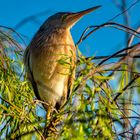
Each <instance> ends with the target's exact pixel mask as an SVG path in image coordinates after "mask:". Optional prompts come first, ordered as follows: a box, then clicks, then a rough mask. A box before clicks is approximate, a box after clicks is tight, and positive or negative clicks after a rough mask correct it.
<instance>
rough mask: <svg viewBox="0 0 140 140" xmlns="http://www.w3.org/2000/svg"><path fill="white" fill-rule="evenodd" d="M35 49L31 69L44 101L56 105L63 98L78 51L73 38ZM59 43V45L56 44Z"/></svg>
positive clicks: (32, 54)
mask: <svg viewBox="0 0 140 140" xmlns="http://www.w3.org/2000/svg"><path fill="white" fill-rule="evenodd" d="M51 39H52V38H51V37H50V38H49V41H48V40H46V41H45V43H44V45H43V46H42V47H40V48H39V47H34V48H33V49H32V53H31V57H30V59H31V67H32V71H33V75H34V80H35V82H36V83H37V87H38V90H39V95H40V98H41V99H42V100H45V101H47V102H48V103H49V102H50V103H53V104H55V103H56V102H57V101H59V100H60V98H61V97H62V96H63V92H64V89H65V86H68V83H67V81H68V77H69V76H70V75H71V72H72V70H73V68H74V64H75V60H76V51H75V46H74V43H73V40H72V38H71V37H66V38H65V41H62V40H61V39H58V41H57V40H55V41H54V42H53V43H50V40H51ZM56 42H57V43H56Z"/></svg>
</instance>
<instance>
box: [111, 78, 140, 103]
mask: <svg viewBox="0 0 140 140" xmlns="http://www.w3.org/2000/svg"><path fill="white" fill-rule="evenodd" d="M138 78H140V75H135V76H134V78H133V79H132V80H131V81H130V82H129V83H128V84H127V85H126V86H125V87H124V88H123V89H122V92H118V93H117V95H116V96H115V98H114V99H113V102H115V101H116V100H117V98H118V97H119V96H120V95H121V94H122V93H123V92H124V91H125V90H126V89H127V88H128V87H129V86H130V85H132V84H133V83H134V81H135V80H137V79H138Z"/></svg>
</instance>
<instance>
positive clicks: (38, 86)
mask: <svg viewBox="0 0 140 140" xmlns="http://www.w3.org/2000/svg"><path fill="white" fill-rule="evenodd" d="M97 8H99V6H97V7H94V8H91V9H88V10H85V11H82V12H78V13H64V12H63V13H57V14H55V15H53V16H51V17H49V18H48V19H47V20H46V21H45V23H44V24H43V25H42V26H41V27H40V29H39V31H38V32H37V33H36V35H35V36H34V38H33V39H32V41H31V43H30V44H29V46H28V47H27V49H26V51H25V55H24V63H25V67H26V71H27V74H28V78H29V80H30V82H31V84H32V86H33V89H34V92H35V95H36V97H37V98H38V99H39V100H42V101H44V102H46V103H47V104H48V105H49V106H53V107H54V108H56V109H59V108H60V107H61V106H62V105H63V104H64V103H65V102H66V101H67V99H68V97H69V95H70V93H71V90H72V86H73V82H74V78H75V61H76V49H75V45H74V42H73V39H72V37H71V33H70V28H71V27H72V26H73V25H74V24H75V23H76V22H77V21H78V20H79V19H80V18H81V17H82V16H83V15H85V14H87V13H89V12H91V11H93V10H95V9H97ZM44 107H45V108H46V109H48V106H46V105H44Z"/></svg>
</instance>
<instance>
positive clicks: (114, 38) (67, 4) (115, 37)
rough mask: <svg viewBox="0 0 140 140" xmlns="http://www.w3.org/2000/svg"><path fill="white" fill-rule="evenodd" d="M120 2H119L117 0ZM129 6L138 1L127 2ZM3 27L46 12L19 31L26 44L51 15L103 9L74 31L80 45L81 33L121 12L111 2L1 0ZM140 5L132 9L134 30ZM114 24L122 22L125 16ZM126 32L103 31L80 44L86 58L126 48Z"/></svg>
mask: <svg viewBox="0 0 140 140" xmlns="http://www.w3.org/2000/svg"><path fill="white" fill-rule="evenodd" d="M117 1H118V2H119V1H120V0H117ZM126 1H127V7H129V6H130V5H131V4H132V3H134V2H135V1H136V0H126ZM0 2H1V8H0V17H1V18H0V25H5V26H8V27H13V28H14V27H15V26H16V25H17V24H18V23H19V22H21V21H22V20H23V19H25V18H27V17H29V16H31V15H35V14H37V13H40V12H43V11H47V12H46V14H44V15H42V16H39V17H37V22H36V23H35V22H33V21H30V22H27V23H26V24H25V25H24V26H22V27H20V28H19V29H18V30H17V31H18V32H19V33H21V34H23V35H25V37H26V38H25V40H26V42H27V44H28V43H29V41H30V40H31V38H32V37H33V35H34V34H35V32H36V31H37V29H38V28H39V26H40V25H41V24H42V23H43V21H45V19H47V17H48V16H50V15H52V14H54V13H56V12H60V11H68V12H70V11H72V12H76V11H81V10H84V9H87V8H90V7H93V6H96V5H102V7H101V8H100V9H98V10H96V11H95V12H93V13H90V14H89V15H86V16H85V17H84V18H83V19H81V20H80V21H79V22H78V23H77V24H76V25H75V26H74V27H73V28H72V30H71V32H72V35H73V38H74V41H75V42H77V41H78V39H79V37H80V35H81V34H82V31H83V30H84V29H85V28H86V27H87V26H89V25H100V24H102V23H105V22H107V21H108V20H109V19H111V18H112V17H114V16H115V15H116V14H118V13H120V10H119V9H118V8H116V6H115V5H114V3H113V2H112V0H67V1H66V0H52V1H49V0H48V1H47V0H40V1H39V0H0ZM139 9H140V2H139V3H137V4H136V5H135V7H133V8H131V9H130V10H129V15H130V23H131V24H130V25H131V27H135V28H136V26H137V25H138V22H140V16H139V13H140V11H139ZM114 21H116V22H119V23H123V18H122V16H119V17H118V18H116V19H115V20H114ZM123 40H124V33H123V32H122V31H118V30H116V29H112V28H103V29H101V30H99V31H97V32H96V33H94V34H93V35H91V36H90V37H89V38H88V39H87V40H86V41H84V42H83V43H82V44H81V45H80V50H81V51H82V52H83V54H84V55H86V56H92V55H109V54H111V53H113V52H114V51H117V50H119V49H120V48H122V47H124V42H123Z"/></svg>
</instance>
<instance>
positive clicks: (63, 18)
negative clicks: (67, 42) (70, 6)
mask: <svg viewBox="0 0 140 140" xmlns="http://www.w3.org/2000/svg"><path fill="white" fill-rule="evenodd" d="M66 17H67V14H65V15H63V16H62V22H63V21H64V20H65V19H66Z"/></svg>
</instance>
